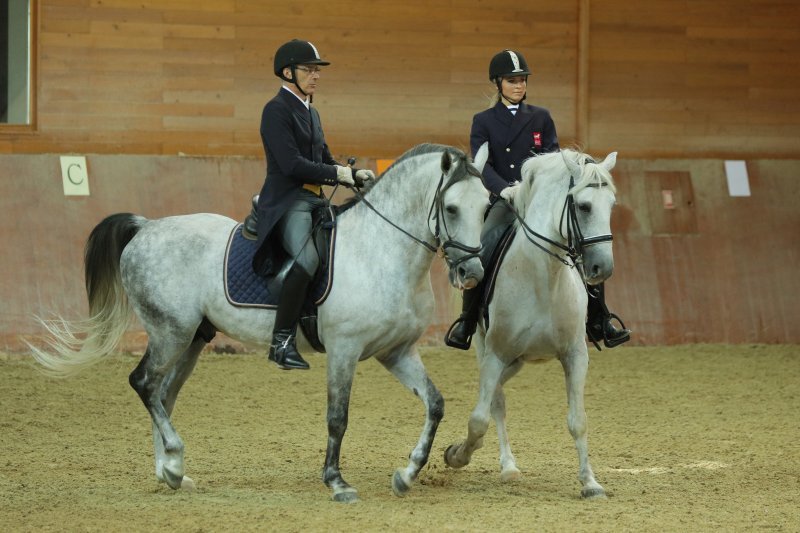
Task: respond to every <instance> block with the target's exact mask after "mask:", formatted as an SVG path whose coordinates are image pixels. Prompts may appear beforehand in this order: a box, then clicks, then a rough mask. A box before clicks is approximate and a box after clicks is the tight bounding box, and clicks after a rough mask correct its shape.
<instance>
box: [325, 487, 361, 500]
mask: <svg viewBox="0 0 800 533" xmlns="http://www.w3.org/2000/svg"><path fill="white" fill-rule="evenodd" d="M331 499H332V500H333V501H335V502H339V503H355V502H357V501H358V493H357V492H356V491H355V490H354V489H349V490H345V491H342V492H337V493H336V494H334V495H333V497H332V498H331Z"/></svg>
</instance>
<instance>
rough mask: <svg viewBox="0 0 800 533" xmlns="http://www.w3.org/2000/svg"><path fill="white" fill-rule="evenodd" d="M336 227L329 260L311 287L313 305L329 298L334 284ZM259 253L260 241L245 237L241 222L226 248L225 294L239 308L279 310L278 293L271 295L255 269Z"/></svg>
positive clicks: (332, 237) (310, 295)
mask: <svg viewBox="0 0 800 533" xmlns="http://www.w3.org/2000/svg"><path fill="white" fill-rule="evenodd" d="M335 233H336V230H335V229H334V230H333V235H332V236H331V240H330V246H329V249H328V250H326V252H327V253H328V254H329V257H328V261H320V264H321V265H325V266H326V267H327V268H326V267H324V266H320V271H319V272H317V275H316V277H315V278H314V282H313V283H312V286H311V290H309V301H310V303H312V304H313V305H320V304H322V302H324V301H325V298H327V297H328V293H329V292H330V288H331V285H332V283H333V267H332V266H331V265H332V264H333V261H332V259H333V245H334V237H335ZM255 253H256V241H252V240H249V239H245V238H244V237H243V236H242V224H237V225H236V227H234V228H233V231H231V235H230V237H229V238H228V246H227V248H226V249H225V265H224V271H223V276H224V278H225V279H224V284H225V296H226V297H227V298H228V302H230V303H231V305H235V306H237V307H262V308H266V309H275V308H276V307H277V306H278V294H271V293H270V291H269V289H268V287H267V282H266V280H265V279H264V278H262V277H261V276H258V275H256V273H255V272H253V267H252V261H253V256H254V255H255Z"/></svg>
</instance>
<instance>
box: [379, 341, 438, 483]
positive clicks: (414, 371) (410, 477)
mask: <svg viewBox="0 0 800 533" xmlns="http://www.w3.org/2000/svg"><path fill="white" fill-rule="evenodd" d="M381 364H383V366H384V367H386V369H387V370H389V372H391V373H392V374H393V375H394V377H396V378H397V379H398V380H399V381H400V383H402V384H403V385H405V386H406V387H407V388H408V389H409V390H410V391H412V392H413V393H414V394H416V395H417V396H418V397H419V399H420V400H422V403H423V405H425V425H424V426H423V428H422V433H421V434H420V437H419V440H418V441H417V445H416V446H415V447H414V449H413V450H412V452H411V455H410V456H409V462H408V466H406V467H405V468H404V469H403V468H398V469H397V470H396V471H395V473H394V476H393V477H392V490H393V491H394V493H395V495H397V496H405V495H406V494H407V493H408V491H409V490H411V484H412V483H413V482H414V481H415V480H416V479H417V475H418V474H419V472H420V470H421V469H422V467H424V466H425V464H427V462H428V457H429V456H430V453H431V446H433V439H434V437H435V436H436V429H437V428H438V427H439V422H441V420H442V417H443V416H444V399H443V398H442V395H441V393H440V392H439V391H438V390H437V389H436V386H435V385H434V384H433V382H432V381H431V380H430V378H428V373H427V372H426V371H425V366H424V365H423V364H422V360H421V359H420V357H419V353H418V352H417V350H416V348H413V347H412V348H411V349H410V351H409V350H407V349H403V350H402V351H401V352H398V353H396V354H394V355H392V356H390V357H388V358H385V359H383V360H381Z"/></svg>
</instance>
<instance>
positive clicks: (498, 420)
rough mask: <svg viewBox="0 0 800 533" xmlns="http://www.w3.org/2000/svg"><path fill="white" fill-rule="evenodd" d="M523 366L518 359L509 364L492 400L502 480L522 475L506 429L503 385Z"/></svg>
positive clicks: (509, 479) (510, 479) (513, 478)
mask: <svg viewBox="0 0 800 533" xmlns="http://www.w3.org/2000/svg"><path fill="white" fill-rule="evenodd" d="M520 368H522V361H521V360H517V361H514V362H513V363H511V364H510V365H508V366H507V367H506V368H505V369H504V370H503V373H502V374H501V375H500V384H499V385H498V387H497V390H495V393H494V400H492V418H493V419H494V425H495V427H496V428H497V440H498V443H499V445H500V480H501V481H513V480H515V479H517V478H518V477H519V475H520V472H519V469H518V468H517V461H516V459H514V454H513V453H511V443H510V442H509V440H508V431H507V430H506V395H505V393H504V392H503V385H505V383H506V382H507V381H508V380H509V379H511V378H512V377H514V375H516V373H517V372H519V370H520Z"/></svg>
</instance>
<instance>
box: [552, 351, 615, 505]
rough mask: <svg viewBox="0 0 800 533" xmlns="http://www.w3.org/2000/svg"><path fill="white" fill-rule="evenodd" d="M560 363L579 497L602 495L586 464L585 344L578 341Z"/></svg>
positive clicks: (587, 450)
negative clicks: (575, 453)
mask: <svg viewBox="0 0 800 533" xmlns="http://www.w3.org/2000/svg"><path fill="white" fill-rule="evenodd" d="M561 366H562V367H563V368H564V379H565V381H566V385H567V401H568V402H569V413H568V414H567V426H568V427H569V432H570V434H571V435H572V438H573V439H575V448H576V449H577V451H578V464H579V467H578V468H579V470H578V479H579V480H580V482H581V484H582V485H583V487H582V488H581V497H582V498H587V499H591V498H605V497H606V491H605V490H604V489H603V487H602V486H601V485H600V484H599V483H598V482H597V480H595V478H594V472H593V471H592V466H591V465H590V464H589V443H588V435H589V430H588V426H587V423H586V410H585V409H584V405H583V390H584V386H585V384H586V375H587V373H588V369H589V353H588V352H587V349H586V345H584V344H581V345H580V346H578V348H576V349H574V350H572V351H570V352H569V353H567V354H566V355H565V356H563V357H562V358H561Z"/></svg>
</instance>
